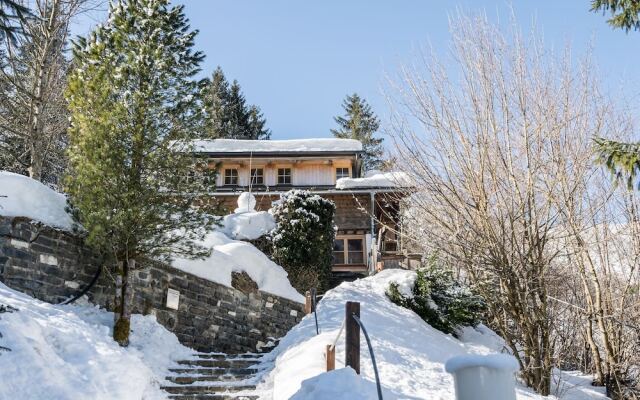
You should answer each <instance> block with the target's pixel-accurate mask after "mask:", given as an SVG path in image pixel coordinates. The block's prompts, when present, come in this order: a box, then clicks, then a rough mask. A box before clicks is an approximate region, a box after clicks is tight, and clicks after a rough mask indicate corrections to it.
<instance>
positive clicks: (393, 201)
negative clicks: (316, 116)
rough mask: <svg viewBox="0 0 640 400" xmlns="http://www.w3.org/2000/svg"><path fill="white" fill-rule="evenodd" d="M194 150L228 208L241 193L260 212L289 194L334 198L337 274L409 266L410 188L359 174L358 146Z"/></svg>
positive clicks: (217, 145) (287, 144) (204, 145)
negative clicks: (406, 196) (405, 222)
mask: <svg viewBox="0 0 640 400" xmlns="http://www.w3.org/2000/svg"><path fill="white" fill-rule="evenodd" d="M195 151H196V153H197V155H198V156H199V157H202V158H206V159H207V161H208V165H209V167H210V168H216V169H217V171H218V173H217V178H216V190H215V192H214V193H212V196H213V197H215V199H216V200H218V201H220V202H222V204H223V205H224V206H225V207H226V208H227V210H233V209H234V208H235V207H236V203H237V199H238V195H239V194H240V193H242V192H247V191H251V192H252V193H253V195H254V196H255V198H256V202H257V204H256V210H258V211H261V210H268V209H269V208H271V204H272V203H273V201H275V200H277V199H279V197H280V195H281V194H282V193H284V192H287V191H289V190H291V189H304V190H309V191H311V192H312V193H316V194H318V195H320V196H322V197H324V198H327V199H329V200H332V201H333V202H334V203H335V205H336V213H335V224H336V226H337V228H338V230H337V232H336V240H335V243H334V253H333V255H334V257H333V260H334V266H333V271H334V272H336V273H340V272H349V273H354V272H355V273H367V272H370V271H373V270H374V269H376V268H378V269H380V268H383V267H384V266H385V264H386V266H401V264H403V263H406V256H405V255H404V254H403V252H402V242H401V241H400V239H399V238H400V235H398V234H397V232H400V230H401V225H400V219H399V207H400V200H401V198H402V196H403V193H404V189H403V188H398V187H393V186H394V185H385V186H386V187H376V186H374V185H375V184H376V182H369V180H368V179H367V178H362V177H361V172H360V171H361V165H362V158H361V156H362V144H361V143H360V142H359V141H357V140H350V139H301V140H268V141H267V140H262V141H259V140H233V139H216V140H202V141H198V142H197V143H196V146H195ZM342 178H346V179H342ZM341 179H342V180H341ZM339 180H341V181H340V182H339ZM343 183H347V185H344V184H343ZM344 186H348V188H346V187H344Z"/></svg>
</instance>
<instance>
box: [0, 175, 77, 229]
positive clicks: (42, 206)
mask: <svg viewBox="0 0 640 400" xmlns="http://www.w3.org/2000/svg"><path fill="white" fill-rule="evenodd" d="M66 205H67V199H66V197H65V196H64V195H63V194H61V193H58V192H56V191H55V190H52V189H50V188H48V187H47V186H45V185H43V184H42V183H40V182H38V181H36V180H33V179H31V178H29V177H28V176H24V175H19V174H14V173H12V172H7V171H0V215H3V216H7V217H27V218H31V219H34V220H36V221H40V222H42V223H44V224H47V225H49V226H52V227H55V228H60V229H64V230H68V231H70V230H72V229H73V225H74V223H73V220H72V219H71V216H70V215H69V214H68V213H67V212H66V211H65V207H66Z"/></svg>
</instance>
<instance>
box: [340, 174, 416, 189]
mask: <svg viewBox="0 0 640 400" xmlns="http://www.w3.org/2000/svg"><path fill="white" fill-rule="evenodd" d="M412 186H413V184H412V183H411V179H410V178H409V175H407V174H406V173H404V172H380V171H375V170H374V171H369V172H367V174H366V175H365V177H364V178H340V179H338V180H337V181H336V189H364V188H408V187H412Z"/></svg>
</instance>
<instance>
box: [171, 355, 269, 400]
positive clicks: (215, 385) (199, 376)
mask: <svg viewBox="0 0 640 400" xmlns="http://www.w3.org/2000/svg"><path fill="white" fill-rule="evenodd" d="M263 355H264V354H240V355H227V354H221V353H196V354H194V355H193V358H190V359H188V360H181V361H178V362H177V365H176V366H175V367H174V368H171V369H169V372H170V373H171V375H170V376H167V377H166V380H167V382H166V383H165V385H164V386H162V387H161V388H162V389H163V390H164V391H166V392H168V393H169V398H170V399H180V400H196V399H197V400H200V399H210V400H214V399H215V400H231V399H234V400H254V399H258V398H259V397H260V396H259V394H257V393H256V391H255V390H256V385H257V384H258V383H259V381H260V378H261V377H262V376H263V375H264V373H265V372H266V370H265V368H264V367H263V368H260V367H259V364H260V358H261V357H262V356H263Z"/></svg>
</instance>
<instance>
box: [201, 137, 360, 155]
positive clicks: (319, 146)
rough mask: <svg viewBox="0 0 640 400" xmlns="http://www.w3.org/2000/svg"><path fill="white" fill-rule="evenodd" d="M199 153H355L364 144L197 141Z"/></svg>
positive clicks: (348, 141)
mask: <svg viewBox="0 0 640 400" xmlns="http://www.w3.org/2000/svg"><path fill="white" fill-rule="evenodd" d="M193 145H194V151H195V152H197V153H355V152H360V151H362V143H360V141H358V140H354V139H336V138H330V139H329V138H326V139H325V138H323V139H291V140H240V139H209V140H195V141H194V142H193Z"/></svg>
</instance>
